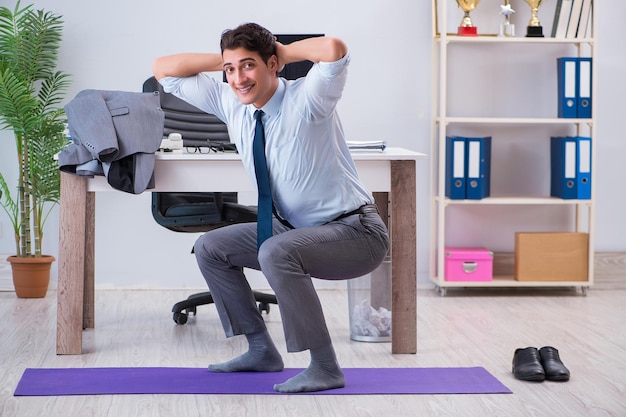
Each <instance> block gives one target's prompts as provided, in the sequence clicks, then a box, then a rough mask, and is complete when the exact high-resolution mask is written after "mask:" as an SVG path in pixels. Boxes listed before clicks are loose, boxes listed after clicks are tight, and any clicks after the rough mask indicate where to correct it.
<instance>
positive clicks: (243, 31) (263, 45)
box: [220, 23, 276, 64]
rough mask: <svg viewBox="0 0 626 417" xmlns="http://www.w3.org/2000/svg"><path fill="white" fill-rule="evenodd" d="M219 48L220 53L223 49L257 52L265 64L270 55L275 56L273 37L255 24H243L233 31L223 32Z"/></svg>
mask: <svg viewBox="0 0 626 417" xmlns="http://www.w3.org/2000/svg"><path fill="white" fill-rule="evenodd" d="M220 48H221V49H222V53H224V49H237V48H244V49H247V50H248V51H251V52H257V53H258V54H259V55H261V59H263V62H265V63H266V64H267V61H268V60H269V59H270V57H271V56H272V55H276V41H275V40H274V35H273V34H272V32H270V31H269V30H267V29H265V28H264V27H263V26H261V25H258V24H256V23H244V24H243V25H240V26H238V27H236V28H235V29H228V30H225V31H224V32H223V33H222V40H221V41H220Z"/></svg>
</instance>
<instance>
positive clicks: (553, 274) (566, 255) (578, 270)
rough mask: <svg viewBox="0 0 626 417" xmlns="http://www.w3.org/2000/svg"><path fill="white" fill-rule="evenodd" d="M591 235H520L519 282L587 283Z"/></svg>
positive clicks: (517, 237)
mask: <svg viewBox="0 0 626 417" xmlns="http://www.w3.org/2000/svg"><path fill="white" fill-rule="evenodd" d="M588 248H589V235H588V234H587V233H573V232H572V233H550V232H545V233H544V232H518V233H516V234H515V279H516V280H518V281H587V274H588V271H589V270H588V265H589V252H588Z"/></svg>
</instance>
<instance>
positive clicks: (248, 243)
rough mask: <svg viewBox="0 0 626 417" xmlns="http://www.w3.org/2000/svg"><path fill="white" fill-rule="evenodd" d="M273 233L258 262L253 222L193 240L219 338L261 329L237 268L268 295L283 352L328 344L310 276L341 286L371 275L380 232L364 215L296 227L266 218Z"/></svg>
mask: <svg viewBox="0 0 626 417" xmlns="http://www.w3.org/2000/svg"><path fill="white" fill-rule="evenodd" d="M273 233H274V234H273V236H272V237H271V238H269V239H268V240H266V241H265V242H264V243H263V245H261V248H260V250H259V252H258V256H257V248H256V223H240V224H235V225H232V226H226V227H222V228H219V229H215V230H212V231H210V232H207V233H205V234H204V235H202V236H201V237H200V238H199V239H198V240H197V241H196V244H195V246H194V251H195V254H196V259H197V261H198V266H199V267H200V271H201V272H202V275H203V276H204V279H205V280H206V282H207V284H208V286H209V290H210V291H211V294H212V296H213V299H214V301H215V305H216V307H217V311H218V314H219V317H220V320H221V322H222V326H223V327H224V331H225V333H226V336H227V337H231V336H234V335H239V334H247V333H256V332H260V331H264V330H265V329H266V327H265V322H264V321H263V318H262V316H261V313H260V312H259V311H258V309H257V306H256V302H255V300H254V296H253V294H252V290H251V288H250V285H249V284H248V281H247V280H246V277H245V276H244V273H243V268H244V267H245V268H251V269H256V270H260V271H262V272H263V274H264V275H265V277H266V278H267V281H268V282H269V284H270V286H271V287H272V289H273V291H274V293H275V294H276V298H277V300H278V307H279V308H280V313H281V318H282V323H283V329H284V332H285V339H286V342H287V350H288V351H289V352H299V351H303V350H307V349H313V348H317V347H322V346H328V345H330V344H331V343H332V342H331V340H330V335H329V333H328V328H327V327H326V321H325V320H324V313H323V311H322V306H321V304H320V301H319V298H318V295H317V292H316V291H315V288H314V287H313V282H312V280H311V277H315V278H320V279H328V280H344V279H349V278H356V277H359V276H362V275H365V274H367V273H369V272H371V271H373V270H374V269H375V268H376V267H377V266H378V265H380V264H381V262H382V261H383V259H384V258H385V256H386V255H387V251H388V249H389V236H388V233H387V228H386V227H385V224H384V223H383V221H382V219H381V218H380V216H379V215H378V214H377V213H376V212H373V213H371V212H370V213H365V214H354V215H351V216H348V217H344V218H341V219H339V220H335V221H332V222H329V223H326V224H324V225H321V226H316V227H305V228H300V229H290V228H288V227H286V226H284V225H283V224H281V223H280V222H279V221H278V220H276V219H274V223H273Z"/></svg>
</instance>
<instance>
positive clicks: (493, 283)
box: [431, 276, 591, 288]
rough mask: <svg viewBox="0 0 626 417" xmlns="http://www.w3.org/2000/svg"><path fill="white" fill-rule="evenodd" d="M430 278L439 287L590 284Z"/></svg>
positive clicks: (581, 283)
mask: <svg viewBox="0 0 626 417" xmlns="http://www.w3.org/2000/svg"><path fill="white" fill-rule="evenodd" d="M431 280H432V281H433V282H434V283H435V284H436V285H438V286H439V287H441V288H453V287H456V288H460V287H475V288H506V287H578V286H585V287H586V286H590V285H591V282H590V281H517V280H516V279H515V278H513V277H512V276H494V277H493V280H492V281H444V280H441V281H440V280H439V279H438V278H431Z"/></svg>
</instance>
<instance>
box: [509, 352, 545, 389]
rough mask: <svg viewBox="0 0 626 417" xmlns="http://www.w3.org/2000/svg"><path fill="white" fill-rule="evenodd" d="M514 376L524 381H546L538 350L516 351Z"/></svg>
mask: <svg viewBox="0 0 626 417" xmlns="http://www.w3.org/2000/svg"><path fill="white" fill-rule="evenodd" d="M513 375H515V378H517V379H521V380H523V381H543V380H544V379H546V375H545V373H544V371H543V366H541V362H540V358H539V351H538V350H537V348H534V347H527V348H525V349H522V348H519V349H516V350H515V354H514V355H513Z"/></svg>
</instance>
